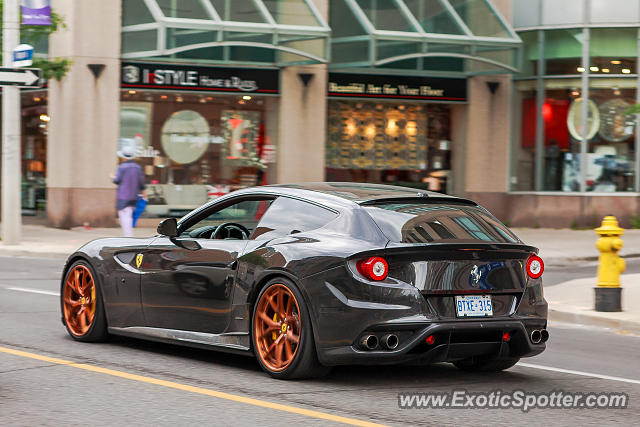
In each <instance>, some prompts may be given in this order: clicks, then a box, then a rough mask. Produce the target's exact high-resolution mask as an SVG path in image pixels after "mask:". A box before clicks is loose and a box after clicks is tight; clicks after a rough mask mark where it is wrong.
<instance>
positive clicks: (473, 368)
mask: <svg viewBox="0 0 640 427" xmlns="http://www.w3.org/2000/svg"><path fill="white" fill-rule="evenodd" d="M519 360H520V358H519V357H487V356H477V357H472V358H470V359H464V360H458V361H456V362H453V364H454V365H455V366H456V368H458V369H461V370H463V371H469V372H497V371H504V370H505V369H509V368H511V367H512V366H513V365H515V364H516V363H518V361H519Z"/></svg>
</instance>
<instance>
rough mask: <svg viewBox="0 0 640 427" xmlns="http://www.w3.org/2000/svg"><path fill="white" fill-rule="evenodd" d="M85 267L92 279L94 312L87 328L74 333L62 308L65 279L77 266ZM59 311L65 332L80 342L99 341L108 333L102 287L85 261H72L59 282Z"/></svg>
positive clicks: (104, 339)
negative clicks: (83, 331)
mask: <svg viewBox="0 0 640 427" xmlns="http://www.w3.org/2000/svg"><path fill="white" fill-rule="evenodd" d="M79 266H80V267H84V268H86V269H87V270H88V271H89V272H90V274H91V277H92V279H93V284H94V289H95V314H94V317H93V321H92V322H91V325H90V326H89V329H88V330H87V331H86V332H85V333H82V334H78V333H75V332H74V331H73V330H72V328H70V327H69V325H68V324H67V319H66V316H65V308H64V297H65V287H66V286H67V279H68V278H69V275H70V274H72V273H73V272H74V270H75V269H76V268H77V267H79ZM60 312H61V314H62V323H63V324H64V326H65V328H66V330H67V333H68V334H69V335H71V337H72V338H73V339H74V340H76V341H82V342H101V341H106V339H107V338H108V336H109V334H108V332H107V319H106V316H105V312H104V302H103V299H102V289H101V286H100V281H99V279H98V276H97V275H96V273H95V270H94V269H93V267H92V266H91V264H89V263H88V262H87V261H84V260H79V261H76V262H74V263H73V264H72V265H71V267H69V269H68V270H67V272H66V273H65V276H64V278H63V280H62V283H61V284H60Z"/></svg>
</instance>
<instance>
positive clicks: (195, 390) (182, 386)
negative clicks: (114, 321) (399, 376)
mask: <svg viewBox="0 0 640 427" xmlns="http://www.w3.org/2000/svg"><path fill="white" fill-rule="evenodd" d="M0 352H1V353H7V354H12V355H14V356H20V357H26V358H29V359H35V360H41V361H43V362H48V363H55V364H57V365H66V366H70V367H72V368H78V369H84V370H85V371H91V372H97V373H100V374H105V375H111V376H114V377H120V378H126V379H128V380H132V381H139V382H143V383H147V384H155V385H159V386H162V387H168V388H173V389H176V390H182V391H188V392H190V393H196V394H203V395H205V396H211V397H216V398H218V399H224V400H230V401H233V402H238V403H244V404H246V405H253V406H259V407H261V408H268V409H274V410H276V411H283V412H289V413H292V414H298V415H304V416H307V417H311V418H319V419H321V420H328V421H335V422H337V423H343V424H349V425H354V426H367V427H373V426H377V427H379V426H382V424H376V423H372V422H369V421H362V420H357V419H355V418H347V417H341V416H338V415H332V414H327V413H325V412H319V411H312V410H309V409H303V408H297V407H295V406H289V405H282V404H280V403H272V402H267V401H265V400H259V399H252V398H250V397H244V396H238V395H236V394H230V393H224V392H221V391H215V390H209V389H206V388H201V387H194V386H190V385H186V384H180V383H176V382H173V381H165V380H159V379H157V378H151V377H145V376H143V375H136V374H130V373H128V372H123V371H116V370H114V369H106V368H100V367H98V366H92V365H87V364H85V363H75V362H72V361H70V360H64V359H58V358H55V357H49V356H43V355H40V354H36V353H28V352H26V351H20V350H14V349H11V348H6V347H0Z"/></svg>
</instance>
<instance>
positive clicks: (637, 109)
mask: <svg viewBox="0 0 640 427" xmlns="http://www.w3.org/2000/svg"><path fill="white" fill-rule="evenodd" d="M624 113H625V114H626V115H631V114H637V113H640V104H635V105H632V106H631V107H629V108H627V109H626V110H624Z"/></svg>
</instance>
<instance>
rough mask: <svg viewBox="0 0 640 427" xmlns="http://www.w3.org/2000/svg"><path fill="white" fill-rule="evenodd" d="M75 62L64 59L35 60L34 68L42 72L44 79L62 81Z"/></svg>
mask: <svg viewBox="0 0 640 427" xmlns="http://www.w3.org/2000/svg"><path fill="white" fill-rule="evenodd" d="M72 64H73V61H72V60H70V59H64V58H53V59H50V60H47V59H43V58H34V59H33V67H34V68H40V70H42V78H44V79H46V80H49V79H56V80H58V81H60V80H61V79H62V78H63V77H64V76H65V74H67V72H68V71H69V68H71V65H72Z"/></svg>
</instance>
